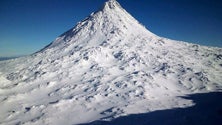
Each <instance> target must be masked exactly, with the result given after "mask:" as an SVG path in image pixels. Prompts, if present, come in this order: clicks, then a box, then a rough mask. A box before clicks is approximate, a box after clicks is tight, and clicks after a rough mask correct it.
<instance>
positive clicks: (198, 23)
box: [0, 0, 222, 57]
mask: <svg viewBox="0 0 222 125" xmlns="http://www.w3.org/2000/svg"><path fill="white" fill-rule="evenodd" d="M105 1H106V0H0V57H6V56H17V55H27V54H31V53H34V52H36V51H38V50H40V49H42V48H43V47H44V46H46V45H47V44H49V43H50V42H52V41H53V40H54V39H55V38H56V37H57V36H59V35H60V34H62V33H63V32H65V31H67V30H68V29H70V28H72V27H74V26H75V24H76V23H77V22H79V21H81V20H83V19H84V18H85V17H86V16H88V15H89V14H90V13H92V12H94V11H97V10H98V9H99V8H100V7H101V6H102V5H103V3H104V2H105ZM118 1H119V3H120V4H121V5H122V6H123V7H124V8H125V9H126V10H127V11H128V12H129V13H130V14H132V15H133V16H134V17H135V18H136V19H137V20H139V22H141V23H142V24H143V25H145V26H146V27H147V29H149V30H150V31H151V32H153V33H155V34H157V35H159V36H162V37H167V38H171V39H175V40H182V41H188V42H192V43H197V44H201V45H207V46H217V47H222V1H221V0H118Z"/></svg>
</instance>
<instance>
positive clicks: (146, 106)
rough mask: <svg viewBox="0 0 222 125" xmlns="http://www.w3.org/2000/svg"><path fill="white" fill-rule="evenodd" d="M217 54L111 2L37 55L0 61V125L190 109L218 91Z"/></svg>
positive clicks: (220, 54) (56, 123)
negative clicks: (155, 29)
mask: <svg viewBox="0 0 222 125" xmlns="http://www.w3.org/2000/svg"><path fill="white" fill-rule="evenodd" d="M221 81H222V48H214V47H205V46H200V45H195V44H190V43H186V42H180V41H174V40H170V39H166V38H162V37H159V36H157V35H155V34H153V33H151V32H150V31H148V30H147V29H146V28H145V27H143V26H142V25H141V24H140V23H139V22H138V21H137V20H136V19H134V18H133V17H132V16H131V15H130V14H128V13H127V12H126V11H125V10H124V9H123V8H122V7H121V6H120V5H119V3H118V2H117V1H116V0H109V1H108V2H106V3H105V5H104V7H103V8H102V9H101V10H100V11H97V12H96V13H92V14H91V15H90V16H89V17H87V18H86V19H85V20H83V21H81V22H79V23H78V24H77V25H76V26H75V27H74V28H73V29H71V30H69V31H67V32H65V33H64V34H62V35H61V36H59V37H58V38H56V40H55V41H54V42H52V43H51V44H49V45H48V46H46V47H45V48H43V49H42V50H40V51H39V52H37V53H35V54H33V55H30V56H27V57H22V58H17V59H12V60H6V61H0V124H6V125H14V124H27V125H31V124H33V125H34V124H36V125H43V124H46V125H47V124H50V125H51V124H52V125H61V124H65V125H73V124H80V123H87V122H91V121H94V120H110V119H113V118H117V117H119V116H124V115H128V114H135V113H145V112H151V111H156V110H161V109H171V108H175V107H188V106H192V105H194V104H193V102H192V101H191V100H186V99H183V98H180V96H184V95H186V94H192V93H203V92H211V91H221V90H222V82H221Z"/></svg>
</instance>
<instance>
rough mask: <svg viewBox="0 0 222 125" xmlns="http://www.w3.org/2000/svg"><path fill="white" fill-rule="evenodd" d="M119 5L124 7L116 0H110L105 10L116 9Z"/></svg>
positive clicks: (106, 3) (105, 5)
mask: <svg viewBox="0 0 222 125" xmlns="http://www.w3.org/2000/svg"><path fill="white" fill-rule="evenodd" d="M117 7H120V8H122V7H121V6H120V4H119V3H118V2H117V1H116V0H109V1H107V2H105V4H104V7H103V10H107V9H108V10H109V9H115V8H117Z"/></svg>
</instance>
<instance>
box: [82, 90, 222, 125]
mask: <svg viewBox="0 0 222 125" xmlns="http://www.w3.org/2000/svg"><path fill="white" fill-rule="evenodd" d="M182 98H185V99H189V100H193V102H194V103H195V105H194V106H192V107H187V108H176V109H167V110H160V111H154V112H150V113H144V114H133V115H128V116H123V117H119V118H116V119H113V120H112V121H94V122H91V123H86V124H81V125H222V92H212V93H204V94H194V95H189V96H187V97H182Z"/></svg>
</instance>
